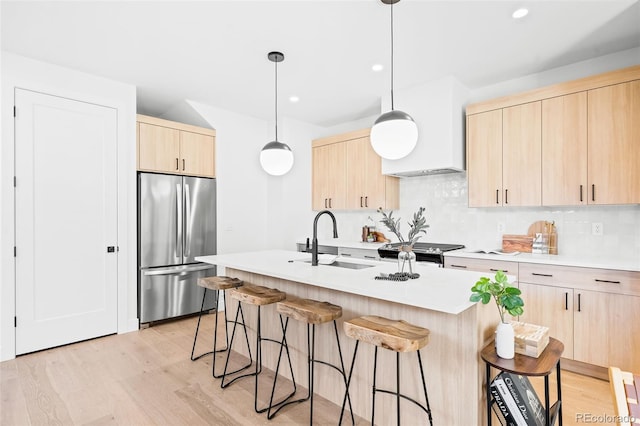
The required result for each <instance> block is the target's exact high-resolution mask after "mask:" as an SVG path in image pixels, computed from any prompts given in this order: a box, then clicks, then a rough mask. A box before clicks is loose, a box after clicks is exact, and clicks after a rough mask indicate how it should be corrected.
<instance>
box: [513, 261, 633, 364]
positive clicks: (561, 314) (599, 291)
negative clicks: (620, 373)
mask: <svg viewBox="0 0 640 426" xmlns="http://www.w3.org/2000/svg"><path fill="white" fill-rule="evenodd" d="M519 272H520V274H519V277H520V290H522V298H523V299H524V301H525V309H524V310H525V313H524V315H522V316H521V317H520V318H521V319H522V321H525V322H531V323H535V324H541V325H545V326H547V327H549V329H550V335H551V336H553V337H556V338H557V339H558V340H561V341H562V342H563V343H564V346H565V352H564V354H563V357H564V358H568V359H573V360H575V361H580V362H584V363H587V364H592V365H597V366H600V367H609V366H616V367H620V368H622V369H626V370H627V371H640V357H638V355H637V354H638V353H640V337H639V336H640V273H638V272H628V271H619V270H610V269H596V268H579V267H570V266H557V265H540V264H531V263H520V266H519Z"/></svg>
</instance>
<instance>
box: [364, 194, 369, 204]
mask: <svg viewBox="0 0 640 426" xmlns="http://www.w3.org/2000/svg"><path fill="white" fill-rule="evenodd" d="M364 206H365V207H369V196H368V195H367V196H365V197H364Z"/></svg>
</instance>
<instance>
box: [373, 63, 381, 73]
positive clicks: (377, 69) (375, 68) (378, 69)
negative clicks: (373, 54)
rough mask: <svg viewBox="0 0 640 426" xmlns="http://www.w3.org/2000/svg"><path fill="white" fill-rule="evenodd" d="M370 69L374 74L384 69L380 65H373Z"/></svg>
mask: <svg viewBox="0 0 640 426" xmlns="http://www.w3.org/2000/svg"><path fill="white" fill-rule="evenodd" d="M371 69H372V70H373V71H375V72H378V71H382V70H383V69H384V67H383V66H382V64H375V65H373V66H372V67H371Z"/></svg>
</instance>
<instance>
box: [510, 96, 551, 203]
mask: <svg viewBox="0 0 640 426" xmlns="http://www.w3.org/2000/svg"><path fill="white" fill-rule="evenodd" d="M541 121H542V112H541V103H540V102H539V101H538V102H529V103H526V104H522V105H516V106H512V107H509V108H504V109H503V110H502V187H503V189H504V199H503V203H502V204H503V205H504V206H539V205H541V204H542V200H541V196H540V184H541V183H540V179H541V176H542V165H541V155H542V154H541V150H542V145H541V141H540V138H541Z"/></svg>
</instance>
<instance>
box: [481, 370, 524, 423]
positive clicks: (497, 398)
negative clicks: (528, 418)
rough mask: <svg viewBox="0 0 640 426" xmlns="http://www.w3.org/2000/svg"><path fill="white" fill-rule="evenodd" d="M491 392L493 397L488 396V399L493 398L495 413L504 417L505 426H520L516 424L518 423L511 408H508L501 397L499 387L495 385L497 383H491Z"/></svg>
mask: <svg viewBox="0 0 640 426" xmlns="http://www.w3.org/2000/svg"><path fill="white" fill-rule="evenodd" d="M490 390H491V396H487V397H488V398H490V397H493V401H494V402H495V403H494V404H492V407H493V408H494V411H495V412H496V415H501V416H502V418H503V419H504V421H505V423H504V424H505V426H518V424H517V423H516V421H515V420H514V418H513V415H512V414H511V412H510V411H509V408H508V407H507V405H506V403H505V401H504V400H503V399H502V396H501V395H500V392H499V391H498V388H497V386H496V384H495V381H493V382H491V386H490ZM498 413H499V414H498ZM501 423H502V422H501Z"/></svg>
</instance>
